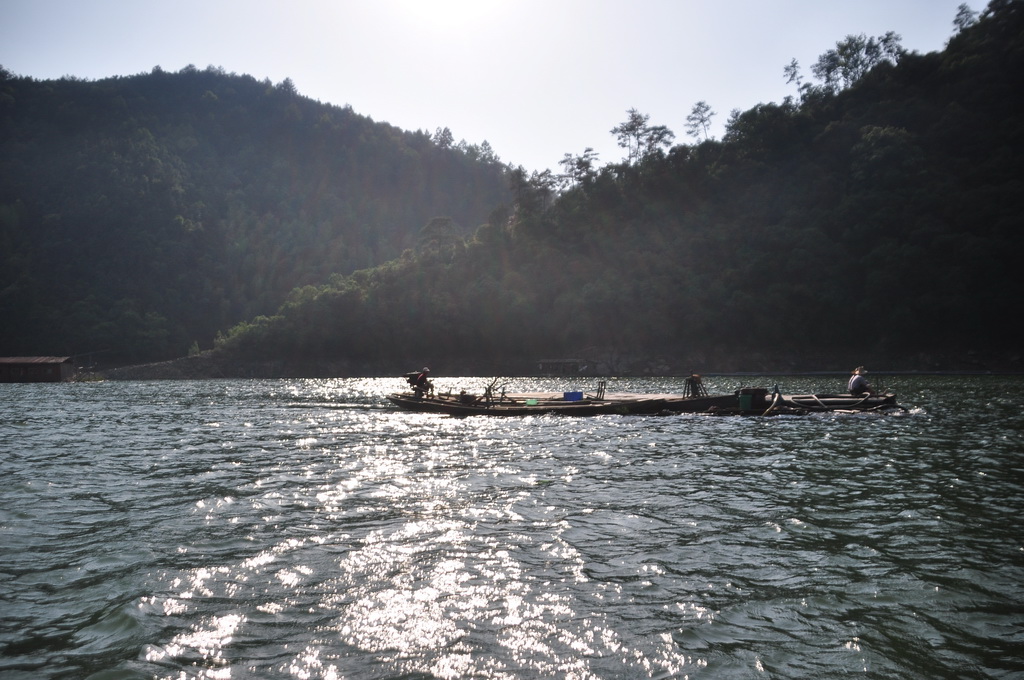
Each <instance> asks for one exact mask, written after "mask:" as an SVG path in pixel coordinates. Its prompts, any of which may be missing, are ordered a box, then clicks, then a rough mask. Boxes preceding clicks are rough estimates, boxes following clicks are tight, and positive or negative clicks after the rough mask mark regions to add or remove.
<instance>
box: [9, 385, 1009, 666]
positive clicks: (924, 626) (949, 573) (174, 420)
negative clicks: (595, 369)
mask: <svg viewBox="0 0 1024 680" xmlns="http://www.w3.org/2000/svg"><path fill="white" fill-rule="evenodd" d="M435 382H436V383H437V384H438V385H439V386H440V387H441V388H442V389H449V388H452V389H455V390H458V389H460V388H462V387H465V388H467V389H469V390H470V391H476V392H480V391H482V389H483V387H484V386H485V385H486V383H487V382H488V381H487V380H486V379H484V378H479V379H469V378H463V379H445V378H441V379H438V380H436V381H435ZM886 382H887V385H886V386H887V387H889V388H891V389H894V390H896V391H897V392H899V394H900V401H901V402H902V403H904V404H905V405H907V406H909V407H910V410H909V412H908V413H904V414H897V415H888V416H881V415H877V414H859V415H814V416H807V417H792V416H781V417H774V418H721V417H707V416H694V415H672V416H612V415H609V416H599V417H593V418H571V417H560V416H539V417H524V418H493V419H492V418H484V417H470V418H461V419H460V418H450V417H446V416H441V415H425V414H415V413H407V412H402V411H398V410H397V409H394V408H393V407H391V406H390V404H389V403H388V402H387V401H386V399H385V395H386V394H387V393H388V392H392V391H398V390H400V389H401V388H402V382H401V381H400V380H397V379H394V380H391V379H373V380H371V379H366V380H356V379H352V380H254V381H233V380H232V381H205V382H199V381H195V382H192V381H184V382H102V383H91V384H90V383H79V384H60V385H0V461H2V465H3V468H2V470H3V475H2V477H0V542H2V545H0V677H2V678H4V679H8V678H12V679H21V678H26V679H27V678H76V679H77V678H93V679H96V680H98V679H104V680H107V679H113V678H176V679H177V678H209V679H215V678H218V679H220V678H223V679H227V678H300V679H314V678H316V679H318V678H359V679H362V678H702V679H706V678H808V679H810V678H814V679H818V678H835V677H863V678H880V679H881V678H886V679H888V678H922V679H925V678H928V679H930V678H1021V677H1024V531H1022V530H1021V528H1020V521H1021V517H1022V516H1024V445H1022V444H1024V437H1022V433H1024V415H1022V404H1024V377H1021V376H968V377H962V376H958V377H939V376H907V377H903V376H895V377H890V378H888V379H887V380H886ZM776 383H777V384H779V385H780V387H781V388H782V389H783V391H786V392H791V393H794V392H795V393H800V392H812V391H818V392H821V391H838V390H840V389H841V383H842V379H841V378H836V377H786V376H781V377H778V376H757V377H750V376H746V377H742V378H738V377H711V378H707V379H706V384H707V386H708V388H709V390H710V391H711V392H712V393H722V392H731V391H732V390H734V389H736V388H737V387H740V386H746V385H749V386H756V387H769V388H771V387H773V386H774V384H776ZM594 387H596V383H595V384H593V385H592V384H590V381H589V380H582V381H581V380H574V381H573V382H572V383H571V384H569V383H568V382H566V381H564V380H561V381H556V380H539V379H530V380H526V379H521V380H513V381H510V383H509V389H510V390H530V389H538V390H553V391H562V390H569V389H585V390H592V389H593V388H594ZM608 389H609V390H610V391H641V392H681V391H682V380H681V379H669V378H665V379H649V380H626V379H622V380H613V381H610V383H609V386H608Z"/></svg>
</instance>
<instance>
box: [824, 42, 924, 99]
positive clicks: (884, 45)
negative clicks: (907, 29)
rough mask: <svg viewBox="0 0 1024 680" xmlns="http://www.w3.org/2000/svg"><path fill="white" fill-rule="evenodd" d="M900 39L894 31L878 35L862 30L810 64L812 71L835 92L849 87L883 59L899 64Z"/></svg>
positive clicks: (901, 54)
mask: <svg viewBox="0 0 1024 680" xmlns="http://www.w3.org/2000/svg"><path fill="white" fill-rule="evenodd" d="M901 40H902V38H900V36H899V35H897V34H896V33H893V32H892V31H889V32H888V33H886V34H885V35H883V36H879V37H878V38H874V37H868V36H867V35H865V34H863V33H861V34H860V35H848V36H846V39H844V40H841V41H839V42H838V43H836V46H835V48H834V49H831V50H828V51H827V52H825V53H824V54H823V55H821V56H820V57H819V58H818V61H816V62H815V63H814V65H813V66H811V72H812V73H813V74H814V76H815V77H816V78H818V79H819V80H821V81H822V85H823V86H824V87H825V88H826V89H827V90H829V91H832V92H836V91H838V90H840V89H843V88H847V87H850V86H851V85H853V84H854V83H856V82H857V81H858V80H860V79H861V78H862V77H864V74H866V73H867V72H868V71H870V70H871V69H873V68H874V67H875V66H877V65H878V64H880V63H882V62H884V61H888V62H890V63H893V64H895V63H898V62H899V60H900V57H902V56H903V54H904V50H903V48H902V47H901V46H900V41H901Z"/></svg>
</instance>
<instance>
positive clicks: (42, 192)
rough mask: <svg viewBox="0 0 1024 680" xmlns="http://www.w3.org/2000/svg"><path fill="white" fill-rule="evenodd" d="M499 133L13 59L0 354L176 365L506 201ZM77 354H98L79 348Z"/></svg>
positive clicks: (271, 91) (221, 80)
mask: <svg viewBox="0 0 1024 680" xmlns="http://www.w3.org/2000/svg"><path fill="white" fill-rule="evenodd" d="M506 174H507V168H506V167H504V166H503V165H502V164H501V163H500V161H499V159H498V158H497V156H495V155H494V153H493V150H491V149H490V147H489V146H488V145H487V143H486V142H484V143H483V145H481V146H476V145H469V144H466V143H465V142H460V143H458V144H455V143H454V140H453V139H452V135H451V132H450V131H448V130H440V131H438V132H437V134H434V135H432V134H429V133H427V132H424V131H418V132H406V131H402V130H399V129H397V128H395V127H393V126H391V125H388V124H386V123H377V122H374V121H373V120H371V119H370V118H367V117H365V116H362V115H358V114H356V113H355V112H353V111H352V110H351V108H349V107H338V106H331V105H326V104H322V103H319V102H316V101H312V100H310V99H308V98H305V97H302V96H300V95H299V94H298V93H297V92H296V90H295V87H294V85H293V84H292V83H291V82H290V81H288V80H285V81H284V82H282V83H278V84H271V83H270V82H269V81H262V82H261V81H257V80H256V79H254V78H251V77H248V76H238V75H235V74H226V73H224V72H223V71H222V70H220V69H216V68H213V67H210V68H207V69H205V70H198V69H196V68H194V67H191V66H190V67H187V68H185V69H183V70H181V71H179V72H177V73H169V72H165V71H163V70H161V69H159V68H156V69H154V70H153V72H152V73H148V74H142V75H136V76H131V77H118V78H110V79H105V80H99V81H83V80H78V79H74V78H64V79H61V80H57V81H35V80H33V79H31V78H26V77H18V76H16V75H14V74H12V73H10V72H8V71H6V70H4V69H2V68H0V318H3V319H4V322H3V326H2V328H3V331H2V332H0V355H21V354H92V353H96V354H95V355H94V356H95V357H98V358H100V359H102V360H104V361H105V362H107V363H110V362H132V361H143V360H154V359H163V358H170V357H176V356H182V355H184V354H185V353H187V352H189V351H190V350H191V351H196V350H198V349H199V348H209V347H210V346H212V344H213V340H214V337H215V334H216V333H217V332H218V331H220V330H223V329H225V328H228V327H230V326H232V325H233V324H235V323H237V322H239V321H240V320H243V319H248V318H252V317H254V316H256V315H258V314H266V313H270V312H272V311H273V310H275V309H277V308H278V306H279V305H280V304H282V302H283V301H284V300H286V298H287V296H288V294H289V292H290V291H291V290H293V289H295V288H296V287H300V286H304V285H310V284H323V283H324V282H325V281H327V280H328V279H329V278H330V277H331V275H333V274H348V273H351V272H352V271H354V270H358V269H363V268H366V267H372V266H374V265H377V264H380V263H382V262H386V261H388V260H391V259H393V258H396V257H399V256H400V255H401V253H402V252H403V251H404V250H406V249H408V248H412V247H415V246H416V244H417V243H418V241H419V239H420V233H419V232H420V230H421V229H422V228H423V226H424V225H425V224H427V223H428V222H429V221H430V220H431V219H432V218H433V217H435V216H437V215H445V216H449V217H451V218H452V220H453V222H454V224H456V225H458V226H457V227H456V229H457V230H461V231H459V232H458V233H460V234H461V235H465V234H467V233H470V232H471V230H472V229H473V228H475V226H476V225H478V224H480V223H481V222H483V221H484V220H485V219H486V218H487V215H488V214H489V212H490V211H491V210H492V209H493V208H494V207H495V206H498V205H502V204H505V203H508V201H509V190H508V183H507V179H506ZM83 360H88V358H87V357H84V358H83Z"/></svg>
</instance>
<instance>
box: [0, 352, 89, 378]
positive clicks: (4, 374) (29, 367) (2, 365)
mask: <svg viewBox="0 0 1024 680" xmlns="http://www.w3.org/2000/svg"><path fill="white" fill-rule="evenodd" d="M74 378H75V365H74V363H72V361H71V357H0V383H30V382H67V381H69V380H74Z"/></svg>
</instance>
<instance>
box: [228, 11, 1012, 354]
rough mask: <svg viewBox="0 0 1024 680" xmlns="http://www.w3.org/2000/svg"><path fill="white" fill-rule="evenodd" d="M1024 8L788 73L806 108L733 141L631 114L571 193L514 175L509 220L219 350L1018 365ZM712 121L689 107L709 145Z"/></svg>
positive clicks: (573, 179) (307, 302)
mask: <svg viewBox="0 0 1024 680" xmlns="http://www.w3.org/2000/svg"><path fill="white" fill-rule="evenodd" d="M1022 4H1024V3H1021V2H1019V1H1018V0H995V1H994V2H992V3H991V4H990V5H989V7H988V8H987V9H986V11H985V12H983V13H982V15H981V17H980V18H977V20H976V17H974V16H973V15H971V13H970V12H969V10H967V9H966V8H965V7H964V8H961V13H960V14H958V16H957V17H956V25H957V28H958V29H959V31H958V32H957V34H956V35H955V36H953V37H952V38H951V39H950V41H949V43H948V45H947V48H946V49H945V50H944V51H942V52H935V53H929V54H924V55H922V54H916V53H906V52H904V51H903V50H901V49H900V48H899V46H898V36H894V35H892V34H888V35H886V36H883V37H882V38H881V39H878V40H874V39H870V40H869V39H865V37H864V36H849V37H848V38H847V39H846V40H844V41H842V42H840V43H838V44H837V49H836V50H833V51H830V53H828V54H826V55H823V56H822V59H821V60H819V62H818V63H817V64H815V65H814V69H813V72H814V74H815V75H816V76H817V77H818V78H819V80H820V83H819V84H811V83H803V82H802V78H801V77H800V74H799V69H798V65H797V64H795V63H793V64H791V65H790V66H789V67H787V69H786V73H787V75H789V76H790V78H791V80H793V81H794V82H795V83H796V84H797V85H798V87H799V90H798V95H796V96H794V97H791V98H788V99H787V100H785V101H784V102H782V103H768V104H760V105H758V106H755V107H754V108H752V109H750V110H748V111H743V112H734V113H733V114H732V116H731V118H730V120H729V123H728V126H727V132H726V134H725V135H724V138H723V139H721V140H713V139H705V140H703V141H698V142H697V143H695V144H693V145H686V144H683V145H676V146H671V147H669V145H668V143H667V141H668V140H671V138H672V135H671V131H668V130H667V129H665V128H663V127H662V126H651V125H649V124H648V123H647V119H646V117H644V116H642V115H640V114H639V113H638V112H636V111H634V110H631V111H630V112H629V113H630V116H629V119H628V120H627V121H626V123H624V124H623V125H621V126H618V127H617V128H615V129H614V132H616V133H617V134H619V135H620V140H621V141H622V143H623V145H624V146H626V147H627V148H628V150H629V160H628V161H626V162H623V163H620V164H611V165H608V166H605V167H603V168H600V169H597V168H594V167H593V164H592V163H591V162H590V161H592V160H593V159H592V158H591V157H589V156H588V154H587V153H584V154H583V155H581V156H579V157H576V158H572V157H567V159H566V161H565V162H564V163H563V165H564V166H565V167H566V169H567V171H569V172H567V175H566V178H563V179H565V180H566V184H564V185H563V187H562V188H561V190H559V188H558V185H557V182H555V181H554V180H553V178H552V177H551V176H545V175H541V176H538V175H534V176H532V177H527V176H526V175H525V174H524V173H522V172H521V171H519V172H513V173H512V174H511V182H512V190H513V195H514V203H513V210H512V211H511V212H510V213H508V214H502V213H500V212H496V213H494V214H493V215H492V217H491V219H490V220H489V221H488V222H487V223H486V224H484V225H482V226H480V227H479V228H478V229H477V230H476V232H475V234H473V236H472V237H470V238H468V239H462V238H455V237H444V234H450V233H451V232H450V230H448V231H446V230H445V229H444V228H443V227H444V225H436V224H435V225H434V226H435V227H436V229H435V231H436V232H437V233H438V234H440V237H438V238H435V239H432V240H430V241H429V242H426V243H424V244H422V245H421V247H420V248H418V249H417V250H415V251H414V252H407V253H406V254H405V255H404V256H403V257H402V258H400V259H397V260H395V261H392V262H390V263H388V264H386V265H382V266H380V267H376V268H372V269H366V270H363V271H359V272H357V273H355V274H353V275H351V276H344V277H335V278H334V279H333V280H331V281H330V282H329V283H328V284H326V285H322V286H310V287H306V288H302V289H300V290H297V291H296V292H295V293H294V294H293V297H292V298H291V299H290V300H289V301H288V302H286V303H285V304H284V305H283V306H282V307H281V308H280V309H279V310H278V312H277V313H276V314H274V315H264V316H260V317H257V318H255V319H253V320H252V321H249V322H245V323H243V324H240V325H238V326H235V327H234V328H233V329H231V330H230V331H228V332H226V333H225V334H224V335H222V336H221V337H220V338H219V341H218V345H219V351H220V352H221V353H222V354H223V355H224V356H228V357H233V358H235V359H237V360H243V359H249V360H269V359H273V358H278V359H280V358H288V357H305V358H314V357H319V358H322V359H323V360H325V361H332V360H349V361H353V362H357V363H359V362H362V365H367V366H370V365H373V366H387V365H391V366H395V367H400V366H402V367H405V366H415V365H419V364H421V363H422V362H424V361H430V362H433V364H432V365H441V366H444V365H447V366H449V367H452V368H450V369H449V370H458V367H459V366H465V365H473V364H474V363H477V362H480V363H484V364H486V363H487V362H491V364H492V365H493V363H494V362H495V361H504V362H506V363H507V365H509V366H515V365H517V364H520V363H521V362H525V361H529V360H536V359H539V358H544V357H547V358H558V357H574V358H588V359H591V360H598V361H601V362H602V363H603V365H604V366H605V368H606V369H607V370H612V371H614V370H621V369H623V368H626V367H627V365H628V364H630V363H631V362H634V361H635V360H637V359H638V358H644V359H645V360H650V359H651V358H654V357H665V359H664V362H665V363H666V364H672V363H673V362H675V363H676V365H682V367H683V368H687V367H707V366H708V363H709V362H710V361H713V360H715V359H713V358H717V360H718V361H721V358H722V357H725V356H732V357H745V358H754V357H769V358H770V357H790V358H794V357H795V358H798V359H800V358H802V359H803V360H804V361H805V367H807V366H806V363H807V362H809V361H811V359H810V357H813V356H823V357H826V358H828V359H835V358H837V357H849V360H850V361H853V360H856V359H857V358H863V357H874V358H882V357H892V358H893V360H894V361H895V360H897V358H901V357H907V356H913V355H915V354H921V353H929V352H939V353H941V352H967V351H969V350H977V351H981V352H996V351H1007V352H1015V351H1018V350H1019V347H1020V346H1021V344H1022V342H1021V340H1022V338H1021V332H1020V330H1019V328H1020V324H1019V323H1017V321H1016V319H1015V318H1014V317H1015V316H1016V314H1017V307H1018V302H1017V301H1018V300H1019V299H1020V296H1021V294H1022V293H1024V290H1022V284H1021V277H1020V275H1019V273H1018V269H1019V267H1020V263H1021V262H1022V256H1024V248H1022V243H1024V232H1022V227H1024V224H1022V222H1024V186H1022V177H1024V173H1022V167H1021V160H1020V159H1021V158H1024V154H1022V152H1024V148H1022V138H1024V118H1022V117H1021V115H1020V112H1021V110H1022V106H1021V105H1022V90H1021V88H1020V77H1019V74H1020V73H1022V72H1024V59H1022V57H1024V40H1022V28H1024V21H1022V16H1024V11H1022ZM701 104H704V103H703V102H702V103H701ZM711 113H712V112H711V111H710V107H708V106H706V105H704V106H703V107H695V110H694V112H693V114H691V124H692V126H693V131H694V132H697V133H699V132H700V131H701V130H706V126H705V125H702V118H706V117H707V116H708V115H710V114H711ZM695 136H697V135H695ZM747 365H749V364H744V363H743V362H742V361H738V362H736V363H734V364H733V367H734V368H737V369H742V368H744V367H745V366H747ZM840 365H842V364H840ZM723 367H724V366H723Z"/></svg>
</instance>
